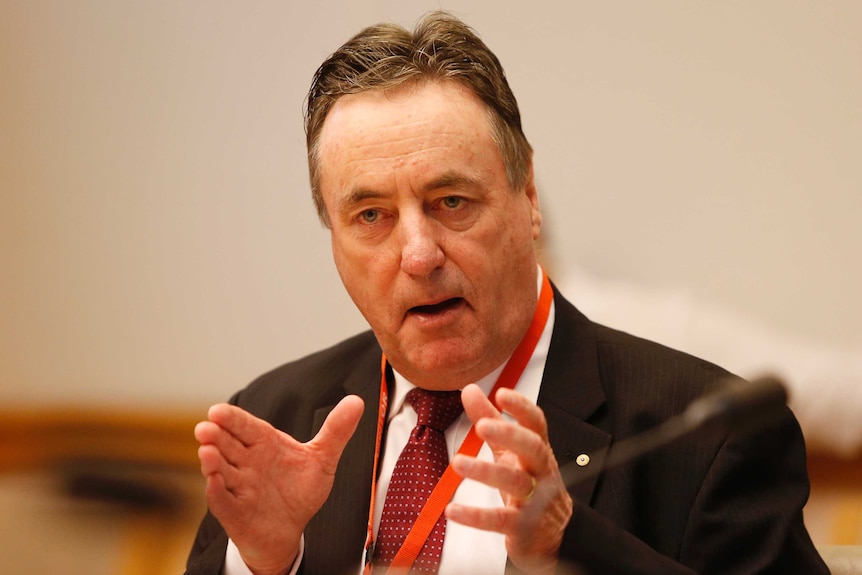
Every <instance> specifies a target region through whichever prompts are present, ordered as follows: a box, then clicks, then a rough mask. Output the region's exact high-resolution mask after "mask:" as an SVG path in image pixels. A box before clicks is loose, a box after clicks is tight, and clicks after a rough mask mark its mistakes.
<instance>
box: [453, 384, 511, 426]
mask: <svg viewBox="0 0 862 575" xmlns="http://www.w3.org/2000/svg"><path fill="white" fill-rule="evenodd" d="M461 403H462V404H463V405H464V412H465V413H466V414H467V417H469V418H470V421H472V422H473V423H476V422H477V421H479V420H480V419H482V418H484V417H489V418H492V419H493V418H498V417H501V415H500V412H499V411H497V408H496V407H494V404H493V403H491V400H489V399H488V398H487V397H486V396H485V392H483V391H482V389H481V388H480V387H479V386H478V385H475V384H473V383H471V384H470V385H467V386H466V387H464V389H462V390H461Z"/></svg>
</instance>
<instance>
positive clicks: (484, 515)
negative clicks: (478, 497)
mask: <svg viewBox="0 0 862 575" xmlns="http://www.w3.org/2000/svg"><path fill="white" fill-rule="evenodd" d="M446 518H447V519H449V520H450V521H455V522H457V523H460V524H462V525H466V526H467V527H473V528H474V529H482V530H483V531H495V532H497V533H504V534H506V533H508V532H510V531H511V530H512V525H513V524H514V523H515V522H516V520H517V511H516V510H514V509H512V508H508V507H491V508H484V507H473V506H470V505H461V504H460V503H450V504H449V505H447V506H446Z"/></svg>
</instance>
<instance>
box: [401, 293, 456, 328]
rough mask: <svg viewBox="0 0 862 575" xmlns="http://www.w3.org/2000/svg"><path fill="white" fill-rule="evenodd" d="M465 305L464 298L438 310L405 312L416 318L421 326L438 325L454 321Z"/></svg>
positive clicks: (408, 315)
mask: <svg viewBox="0 0 862 575" xmlns="http://www.w3.org/2000/svg"><path fill="white" fill-rule="evenodd" d="M466 305H467V304H466V302H465V301H464V300H459V301H458V303H456V304H454V305H451V306H449V307H446V308H445V309H443V310H441V311H438V312H432V313H426V312H420V311H409V312H407V317H412V318H414V319H416V320H417V321H418V322H419V323H420V324H421V325H422V326H423V327H439V326H441V325H442V324H447V323H451V322H452V321H454V319H455V316H456V315H457V314H458V313H460V312H461V311H463V309H464V308H465V307H466Z"/></svg>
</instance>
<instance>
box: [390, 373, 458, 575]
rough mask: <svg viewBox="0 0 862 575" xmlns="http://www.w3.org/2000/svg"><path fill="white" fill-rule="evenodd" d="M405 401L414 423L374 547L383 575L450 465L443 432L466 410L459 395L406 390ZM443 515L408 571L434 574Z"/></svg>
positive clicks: (438, 553)
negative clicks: (415, 420)
mask: <svg viewBox="0 0 862 575" xmlns="http://www.w3.org/2000/svg"><path fill="white" fill-rule="evenodd" d="M407 401H408V402H410V405H412V406H413V409H414V410H415V411H416V415H417V416H418V420H417V423H416V427H414V428H413V431H412V432H411V433H410V440H409V441H408V442H407V445H406V446H405V447H404V450H403V451H402V452H401V455H399V456H398V461H397V462H396V463H395V469H394V470H393V472H392V479H391V480H390V481H389V489H388V490H387V491H386V501H385V502H384V503H383V514H382V516H381V518H380V527H379V528H378V530H377V542H376V543H375V546H374V565H375V567H374V574H375V575H377V574H378V573H384V572H385V571H386V568H387V567H388V566H389V565H390V564H391V563H392V560H393V559H394V558H395V555H396V554H397V553H398V550H399V549H400V548H401V544H402V543H403V542H404V539H405V538H406V537H407V533H409V532H410V528H411V527H413V523H414V522H415V521H416V517H418V516H419V512H420V511H421V510H422V506H423V505H425V502H426V501H427V500H428V496H429V495H431V491H433V490H434V487H435V486H436V485H437V482H438V481H439V480H440V476H441V475H443V472H444V471H445V470H446V467H448V465H449V455H448V453H447V451H446V438H445V437H444V435H443V432H444V431H445V430H446V428H447V427H449V426H450V425H451V424H452V422H453V421H455V420H456V419H457V418H458V416H459V415H461V412H462V411H463V410H464V408H463V407H462V406H461V392H460V391H427V390H424V389H420V388H418V387H417V388H415V389H412V390H410V392H409V393H408V394H407ZM445 531H446V516H445V515H441V516H440V519H438V520H437V524H436V525H435V526H434V530H433V531H431V534H430V535H429V536H428V540H427V541H426V543H425V546H424V547H423V548H422V552H421V553H420V554H419V557H417V558H416V562H415V563H414V564H413V569H412V570H411V573H437V568H438V567H439V565H440V555H441V553H442V552H443V535H444V533H445Z"/></svg>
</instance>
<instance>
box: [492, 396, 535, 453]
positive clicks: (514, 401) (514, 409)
mask: <svg viewBox="0 0 862 575" xmlns="http://www.w3.org/2000/svg"><path fill="white" fill-rule="evenodd" d="M495 399H496V401H497V406H498V407H499V408H500V409H501V410H503V411H505V412H506V413H508V414H509V415H511V416H512V417H513V418H515V421H517V422H518V423H520V424H521V425H523V426H524V427H526V428H527V429H529V430H531V431H533V432H535V433H537V434H538V435H539V436H540V437H542V439H545V440H547V438H548V424H547V422H546V420H545V413H544V412H543V411H542V408H540V407H539V406H538V405H536V404H535V403H533V402H532V401H530V400H529V399H527V398H526V397H524V396H523V395H522V394H520V393H518V392H517V391H515V390H513V389H507V388H503V389H500V390H499V391H497V395H496V397H495Z"/></svg>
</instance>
